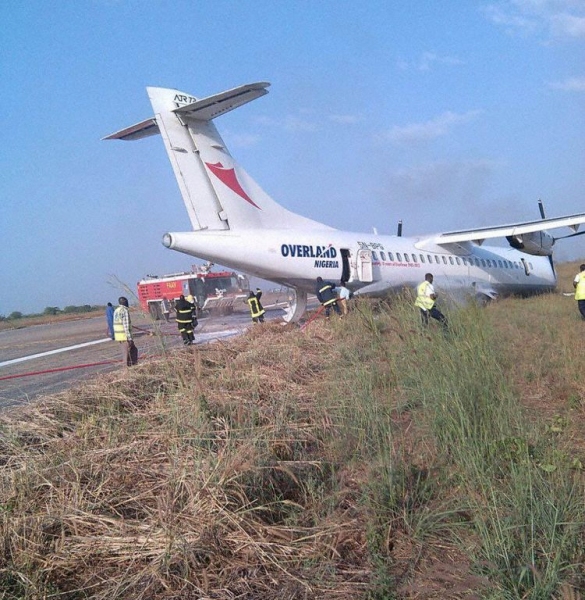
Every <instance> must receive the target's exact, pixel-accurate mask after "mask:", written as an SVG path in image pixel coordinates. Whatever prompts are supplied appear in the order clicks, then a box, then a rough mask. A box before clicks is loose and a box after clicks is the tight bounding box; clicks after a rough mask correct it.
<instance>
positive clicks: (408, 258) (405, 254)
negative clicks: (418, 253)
mask: <svg viewBox="0 0 585 600" xmlns="http://www.w3.org/2000/svg"><path fill="white" fill-rule="evenodd" d="M404 260H405V261H406V262H410V256H408V254H407V253H406V252H405V253H404Z"/></svg>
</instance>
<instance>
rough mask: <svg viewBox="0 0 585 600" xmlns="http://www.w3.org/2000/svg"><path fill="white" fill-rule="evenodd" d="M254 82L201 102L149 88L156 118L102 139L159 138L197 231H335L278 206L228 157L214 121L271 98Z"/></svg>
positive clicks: (265, 90) (181, 93)
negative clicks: (262, 97)
mask: <svg viewBox="0 0 585 600" xmlns="http://www.w3.org/2000/svg"><path fill="white" fill-rule="evenodd" d="M269 85H270V84H269V83H265V82H259V83H251V84H247V85H242V86H240V87H237V88H234V89H232V90H228V91H225V92H221V93H219V94H215V95H213V96H209V97H207V98H202V99H197V98H195V97H193V96H191V95H189V94H185V93H183V92H179V91H177V90H173V89H167V88H158V87H148V88H147V92H148V96H149V98H150V101H151V104H152V107H153V109H154V113H155V116H154V117H153V118H150V119H146V120H145V121H141V122H140V123H137V124H136V125H132V126H131V127H127V128H125V129H123V130H121V131H117V132H116V133H113V134H111V135H109V136H107V137H105V138H103V139H106V140H110V139H119V140H137V139H141V138H144V137H148V136H151V135H156V134H160V135H161V137H162V139H163V142H164V145H165V148H166V150H167V154H168V156H169V159H170V161H171V165H172V167H173V170H174V173H175V177H176V179H177V182H178V184H179V188H180V190H181V195H182V197H183V202H184V203H185V207H186V208H187V212H188V214H189V219H190V220H191V224H192V226H193V229H194V230H196V231H197V230H201V229H209V230H232V231H237V230H241V229H266V228H268V229H287V228H290V227H295V226H299V227H303V228H305V229H307V228H308V229H330V227H327V226H326V225H323V224H321V223H318V222H316V221H312V220H311V219H307V218H305V217H303V216H301V215H297V214H295V213H293V212H290V211H288V210H286V209H285V208H284V207H282V206H280V205H279V204H277V203H276V202H275V201H274V200H272V198H270V196H268V194H266V192H264V191H263V190H262V189H261V188H260V186H259V185H258V184H257V183H256V182H255V181H254V180H253V179H252V178H251V177H250V176H249V175H248V174H247V173H246V172H245V171H244V169H242V168H241V167H240V166H239V165H238V164H237V162H236V161H235V160H234V158H233V157H232V155H231V154H230V153H229V151H228V149H227V147H226V145H225V143H224V141H223V139H222V138H221V136H220V135H219V132H218V131H217V129H216V127H215V125H214V124H213V119H215V118H216V117H218V116H220V115H222V114H225V113H226V112H228V111H230V110H233V109H234V108H237V107H239V106H242V105H243V104H246V103H247V102H250V101H252V100H255V99H256V98H260V97H261V96H264V95H265V94H267V93H268V90H267V89H266V88H267V87H268V86H269Z"/></svg>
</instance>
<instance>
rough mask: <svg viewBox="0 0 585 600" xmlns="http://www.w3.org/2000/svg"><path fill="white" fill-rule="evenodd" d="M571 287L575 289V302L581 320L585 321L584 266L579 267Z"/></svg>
mask: <svg viewBox="0 0 585 600" xmlns="http://www.w3.org/2000/svg"><path fill="white" fill-rule="evenodd" d="M573 287H574V288H575V300H577V306H578V307H579V312H580V313H581V316H582V317H583V319H585V264H584V265H580V266H579V272H578V273H577V275H575V279H573Z"/></svg>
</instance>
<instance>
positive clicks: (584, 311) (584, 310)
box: [577, 300, 585, 319]
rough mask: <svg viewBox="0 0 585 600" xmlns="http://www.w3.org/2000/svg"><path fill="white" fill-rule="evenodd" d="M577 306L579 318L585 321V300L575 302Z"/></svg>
mask: <svg viewBox="0 0 585 600" xmlns="http://www.w3.org/2000/svg"><path fill="white" fill-rule="evenodd" d="M577 306H578V307H579V312H580V313H581V316H582V317H583V318H584V319H585V300H577Z"/></svg>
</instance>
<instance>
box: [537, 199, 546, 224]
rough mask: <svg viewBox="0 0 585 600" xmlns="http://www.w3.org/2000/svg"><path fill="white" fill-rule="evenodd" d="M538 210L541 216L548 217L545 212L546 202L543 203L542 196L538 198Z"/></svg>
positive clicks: (542, 217)
mask: <svg viewBox="0 0 585 600" xmlns="http://www.w3.org/2000/svg"><path fill="white" fill-rule="evenodd" d="M538 210H539V211H540V218H541V219H546V216H545V214H544V204H543V203H542V200H541V199H540V198H539V199H538Z"/></svg>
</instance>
